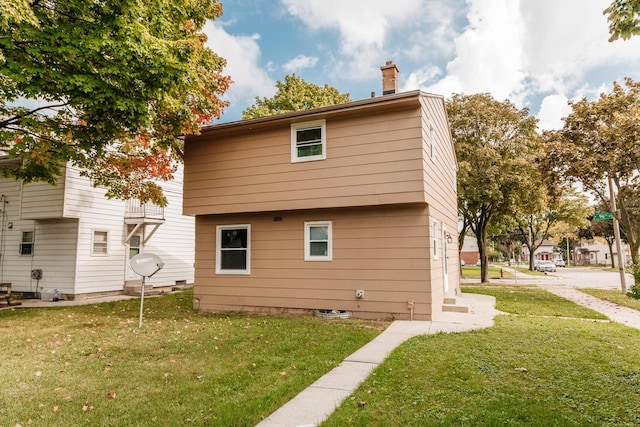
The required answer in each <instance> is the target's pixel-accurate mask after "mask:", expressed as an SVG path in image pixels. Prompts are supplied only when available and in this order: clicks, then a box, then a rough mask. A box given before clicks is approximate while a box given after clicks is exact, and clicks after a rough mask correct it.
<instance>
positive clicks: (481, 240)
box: [476, 226, 489, 283]
mask: <svg viewBox="0 0 640 427" xmlns="http://www.w3.org/2000/svg"><path fill="white" fill-rule="evenodd" d="M486 236H487V228H486V226H483V227H480V228H479V229H478V232H477V233H476V241H477V242H478V252H479V254H480V281H481V282H482V283H487V282H488V281H489V262H488V257H487V239H486Z"/></svg>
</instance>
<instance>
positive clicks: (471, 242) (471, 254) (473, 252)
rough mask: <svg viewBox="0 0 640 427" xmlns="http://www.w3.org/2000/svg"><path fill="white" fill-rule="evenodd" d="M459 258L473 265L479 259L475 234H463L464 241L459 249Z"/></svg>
mask: <svg viewBox="0 0 640 427" xmlns="http://www.w3.org/2000/svg"><path fill="white" fill-rule="evenodd" d="M460 260H461V261H464V263H465V264H466V265H475V264H476V263H477V262H478V260H480V249H478V240H477V239H476V237H475V236H464V243H463V244H462V250H461V251H460Z"/></svg>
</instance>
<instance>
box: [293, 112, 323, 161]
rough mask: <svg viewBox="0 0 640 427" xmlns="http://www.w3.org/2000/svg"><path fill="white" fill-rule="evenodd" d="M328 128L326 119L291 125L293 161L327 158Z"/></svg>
mask: <svg viewBox="0 0 640 427" xmlns="http://www.w3.org/2000/svg"><path fill="white" fill-rule="evenodd" d="M326 134H327V129H326V122H325V121H324V120H316V121H313V122H304V123H294V124H292V125H291V163H297V162H309V161H313V160H324V159H326V158H327V137H326V136H327V135H326Z"/></svg>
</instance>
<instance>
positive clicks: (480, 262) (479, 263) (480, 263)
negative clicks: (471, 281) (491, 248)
mask: <svg viewBox="0 0 640 427" xmlns="http://www.w3.org/2000/svg"><path fill="white" fill-rule="evenodd" d="M481 265H482V260H480V259H479V260H478V262H476V267H480V266H481Z"/></svg>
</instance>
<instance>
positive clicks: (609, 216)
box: [593, 212, 613, 219]
mask: <svg viewBox="0 0 640 427" xmlns="http://www.w3.org/2000/svg"><path fill="white" fill-rule="evenodd" d="M593 219H613V214H611V213H608V212H607V213H599V214H594V215H593Z"/></svg>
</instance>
